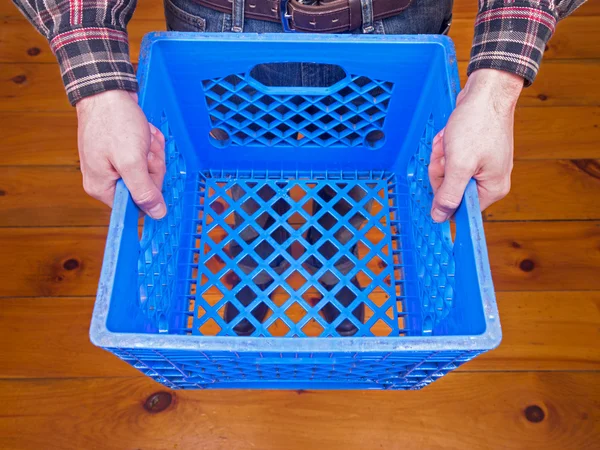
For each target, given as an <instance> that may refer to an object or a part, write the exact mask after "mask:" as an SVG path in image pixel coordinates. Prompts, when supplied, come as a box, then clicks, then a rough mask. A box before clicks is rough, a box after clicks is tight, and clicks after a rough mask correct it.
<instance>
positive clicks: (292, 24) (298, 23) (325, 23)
mask: <svg viewBox="0 0 600 450" xmlns="http://www.w3.org/2000/svg"><path fill="white" fill-rule="evenodd" d="M194 1H195V2H196V3H199V4H200V5H202V6H205V7H207V8H210V9H214V10H217V11H221V12H224V13H231V7H232V1H231V0H194ZM372 2H373V20H381V19H385V18H387V17H392V16H395V15H397V14H399V13H400V12H402V10H404V9H406V8H407V7H408V6H409V5H410V4H411V2H412V0H372ZM284 9H285V10H284ZM244 17H245V18H247V19H256V20H267V21H269V22H280V21H281V22H282V23H283V28H284V30H286V31H304V32H309V33H341V32H346V31H352V30H356V29H357V28H360V26H361V24H362V7H361V0H320V2H319V4H318V5H308V4H303V3H299V2H298V1H297V0H289V1H288V0H283V1H282V0H246V1H245V8H244Z"/></svg>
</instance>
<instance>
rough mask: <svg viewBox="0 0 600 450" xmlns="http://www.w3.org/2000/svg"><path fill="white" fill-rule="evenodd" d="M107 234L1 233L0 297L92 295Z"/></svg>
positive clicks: (20, 230)
mask: <svg viewBox="0 0 600 450" xmlns="http://www.w3.org/2000/svg"><path fill="white" fill-rule="evenodd" d="M106 231H107V229H106V228H92V227H90V228H72V229H65V228H2V229H0V297H15V296H18V297H25V296H32V295H34V296H61V295H65V296H81V295H95V291H96V287H97V285H98V277H99V274H100V265H101V263H102V255H103V253H104V244H105V241H106ZM69 260H73V261H75V264H72V263H71V264H66V265H65V262H66V261H69Z"/></svg>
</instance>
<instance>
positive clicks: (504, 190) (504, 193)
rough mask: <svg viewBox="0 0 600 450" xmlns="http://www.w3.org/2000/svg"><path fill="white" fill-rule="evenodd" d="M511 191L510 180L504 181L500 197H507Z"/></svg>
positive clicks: (499, 192)
mask: <svg viewBox="0 0 600 450" xmlns="http://www.w3.org/2000/svg"><path fill="white" fill-rule="evenodd" d="M509 192H510V180H507V181H504V182H503V183H502V184H501V185H500V189H499V190H498V197H499V199H501V198H504V197H506V196H507V195H508V193H509Z"/></svg>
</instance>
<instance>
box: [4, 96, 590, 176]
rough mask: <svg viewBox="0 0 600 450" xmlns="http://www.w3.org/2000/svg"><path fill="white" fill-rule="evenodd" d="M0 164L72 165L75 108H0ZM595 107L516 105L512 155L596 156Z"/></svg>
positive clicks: (74, 163)
mask: <svg viewBox="0 0 600 450" xmlns="http://www.w3.org/2000/svg"><path fill="white" fill-rule="evenodd" d="M0 123H2V124H3V132H4V134H3V141H2V146H0V166H15V165H44V166H48V165H49V166H53V165H57V166H77V165H79V161H78V156H77V119H76V117H75V111H74V110H71V111H69V112H64V113H63V112H61V113H47V112H35V113H31V112H27V111H25V112H0ZM598 142H600V107H597V106H589V107H587V106H583V107H569V106H566V107H552V108H546V107H532V108H517V111H516V115H515V159H516V160H526V159H559V158H560V159H599V158H600V146H599V145H598Z"/></svg>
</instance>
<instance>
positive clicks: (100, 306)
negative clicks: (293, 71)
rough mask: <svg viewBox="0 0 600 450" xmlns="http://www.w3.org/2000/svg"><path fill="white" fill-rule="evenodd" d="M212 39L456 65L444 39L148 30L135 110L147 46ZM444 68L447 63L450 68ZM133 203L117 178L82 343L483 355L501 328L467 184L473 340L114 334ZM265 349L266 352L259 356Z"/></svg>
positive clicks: (452, 76)
mask: <svg viewBox="0 0 600 450" xmlns="http://www.w3.org/2000/svg"><path fill="white" fill-rule="evenodd" d="M168 40H177V41H212V42H239V41H254V42H256V41H259V42H299V43H308V42H313V43H315V42H321V43H322V42H368V41H372V42H377V43H379V44H381V43H388V44H393V45H404V44H431V45H439V46H441V47H442V48H443V50H444V52H445V54H446V58H447V59H449V60H450V61H451V62H454V61H455V60H456V52H455V49H454V44H453V42H452V40H451V39H450V38H449V37H447V36H443V35H351V34H332V35H321V34H319V35H315V34H309V33H302V34H300V33H293V34H285V33H271V34H257V33H244V34H238V33H192V32H172V31H169V32H165V31H157V32H151V33H148V34H146V35H145V36H144V38H143V41H142V46H141V50H140V61H139V72H138V81H139V84H140V88H141V89H140V91H141V93H142V95H140V99H139V101H140V104H141V103H142V101H143V93H144V92H145V91H144V89H143V86H145V81H146V73H147V68H148V66H149V64H148V63H149V60H150V57H151V47H152V45H153V44H154V43H156V42H160V41H168ZM450 67H452V65H451V66H450ZM447 80H448V85H449V86H450V88H451V89H452V95H451V97H452V99H453V101H454V100H455V98H456V95H457V94H458V89H459V86H460V82H459V77H458V69H457V68H456V67H454V68H453V69H452V68H451V69H450V70H449V71H448V73H447ZM131 205H133V200H132V199H131V196H130V194H129V191H128V190H127V188H126V186H125V184H124V183H123V181H122V180H120V181H119V182H118V183H117V188H116V192H115V198H114V204H113V210H112V213H111V218H110V225H109V229H108V235H107V239H106V247H105V253H104V260H103V264H102V270H101V273H100V281H99V285H98V293H97V296H96V302H95V304H94V310H93V314H92V321H91V326H90V340H91V342H92V343H93V344H94V345H97V346H100V347H104V348H138V349H144V348H146V349H156V350H159V349H162V350H181V351H199V350H200V351H230V352H247V351H257V352H266V351H268V352H275V353H304V352H313V353H336V352H403V351H415V352H416V351H428V352H437V351H446V350H452V351H473V350H481V351H486V350H491V349H493V348H496V347H497V346H498V345H499V344H500V342H501V340H502V330H501V326H500V320H499V315H498V309H497V304H496V296H495V292H494V286H493V281H492V276H491V271H490V266H489V260H488V252H487V246H486V241H485V235H484V233H483V220H482V215H481V212H480V207H479V198H478V196H477V186H476V183H475V181H474V180H471V181H470V182H469V184H468V185H467V189H466V191H465V194H464V197H463V201H462V203H461V205H460V207H459V209H466V213H467V214H466V215H467V217H468V223H469V228H470V229H471V230H473V234H474V236H473V247H474V256H475V258H476V260H477V269H476V270H477V278H478V281H479V283H478V284H479V286H478V287H479V291H480V295H481V298H482V300H483V305H482V306H483V312H484V318H485V331H484V332H483V333H481V334H478V335H457V336H398V337H390V336H387V337H356V338H354V337H331V338H329V337H310V338H281V337H239V336H189V335H168V334H144V333H118V332H113V331H110V330H109V329H108V328H107V326H106V321H107V318H108V310H109V307H110V301H111V298H112V296H113V287H114V276H115V268H116V264H117V260H118V256H119V248H118V245H117V244H118V243H119V242H121V239H122V234H123V230H124V223H125V211H126V209H127V207H128V206H131ZM266 349H268V350H266Z"/></svg>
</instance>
